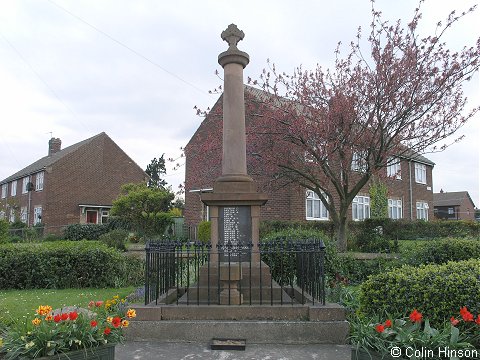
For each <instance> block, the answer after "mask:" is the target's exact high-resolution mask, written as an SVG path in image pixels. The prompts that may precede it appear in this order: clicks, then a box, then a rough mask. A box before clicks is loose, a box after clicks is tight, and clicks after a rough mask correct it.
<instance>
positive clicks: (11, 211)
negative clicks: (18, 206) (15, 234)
mask: <svg viewBox="0 0 480 360" xmlns="http://www.w3.org/2000/svg"><path fill="white" fill-rule="evenodd" d="M9 220H10V222H12V223H13V222H15V209H14V208H12V207H11V208H10V219H9Z"/></svg>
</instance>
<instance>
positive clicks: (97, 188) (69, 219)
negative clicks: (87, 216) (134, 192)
mask: <svg viewBox="0 0 480 360" xmlns="http://www.w3.org/2000/svg"><path fill="white" fill-rule="evenodd" d="M144 180H145V173H144V172H143V170H142V169H141V168H140V167H139V166H138V165H137V164H135V163H134V162H133V161H132V159H131V158H129V157H128V156H127V154H125V152H123V150H122V149H120V148H119V147H118V145H116V144H115V143H114V142H113V141H112V140H111V139H110V138H109V137H108V136H107V135H106V134H104V133H102V134H100V135H99V136H97V137H95V138H94V139H92V140H91V141H90V142H88V143H87V144H85V145H83V146H81V147H80V148H79V149H77V150H76V151H74V152H72V153H70V154H68V155H66V156H64V157H63V158H61V159H60V160H59V161H57V162H55V163H54V164H53V166H51V167H50V168H49V169H47V171H46V175H45V184H44V193H45V195H44V196H45V197H46V199H45V200H46V201H45V202H44V207H43V223H44V224H45V225H46V231H47V232H55V233H59V232H61V230H62V229H63V227H64V226H65V225H67V224H73V223H78V222H79V221H80V207H79V205H80V204H90V205H111V204H112V201H113V200H114V199H115V198H117V196H118V194H119V193H120V187H121V186H122V185H123V184H126V183H130V182H134V183H138V182H141V181H144Z"/></svg>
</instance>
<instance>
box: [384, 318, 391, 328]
mask: <svg viewBox="0 0 480 360" xmlns="http://www.w3.org/2000/svg"><path fill="white" fill-rule="evenodd" d="M385 327H392V320H390V319H387V320H386V321H385Z"/></svg>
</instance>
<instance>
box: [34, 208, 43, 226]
mask: <svg viewBox="0 0 480 360" xmlns="http://www.w3.org/2000/svg"><path fill="white" fill-rule="evenodd" d="M41 222H42V206H41V205H39V206H35V207H34V208H33V225H37V224H40V223H41Z"/></svg>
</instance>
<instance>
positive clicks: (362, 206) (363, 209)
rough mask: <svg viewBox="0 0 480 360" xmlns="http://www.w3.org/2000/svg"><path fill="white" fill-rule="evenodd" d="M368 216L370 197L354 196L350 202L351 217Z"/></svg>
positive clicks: (356, 218) (361, 217) (358, 218)
mask: <svg viewBox="0 0 480 360" xmlns="http://www.w3.org/2000/svg"><path fill="white" fill-rule="evenodd" d="M369 217H370V198H369V197H368V196H358V195H357V196H355V198H354V199H353V202H352V219H353V220H365V219H368V218H369Z"/></svg>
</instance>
